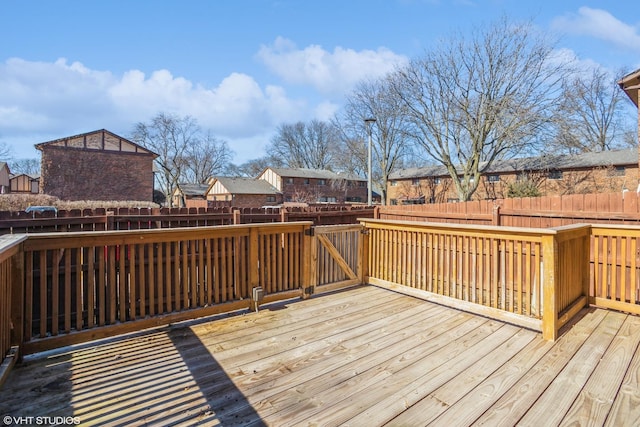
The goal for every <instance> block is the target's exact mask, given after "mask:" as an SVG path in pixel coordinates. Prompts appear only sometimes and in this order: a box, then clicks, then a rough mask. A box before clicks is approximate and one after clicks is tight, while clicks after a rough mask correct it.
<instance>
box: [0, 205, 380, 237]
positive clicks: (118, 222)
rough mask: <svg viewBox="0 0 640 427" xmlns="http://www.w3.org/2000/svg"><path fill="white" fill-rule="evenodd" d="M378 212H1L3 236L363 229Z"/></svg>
mask: <svg viewBox="0 0 640 427" xmlns="http://www.w3.org/2000/svg"><path fill="white" fill-rule="evenodd" d="M373 215H374V208H372V207H367V206H356V205H354V206H351V205H322V206H310V207H291V208H228V207H221V208H161V209H160V208H159V209H151V208H117V209H84V210H82V209H73V210H68V211H63V210H61V211H58V212H57V213H55V212H42V213H27V212H8V211H5V212H0V234H10V233H14V234H15V233H48V232H67V231H110V230H148V229H160V228H163V229H164V228H182V227H206V226H212V225H231V224H258V223H260V224H262V223H269V222H295V221H312V222H313V223H314V225H335V224H357V223H358V218H372V217H373Z"/></svg>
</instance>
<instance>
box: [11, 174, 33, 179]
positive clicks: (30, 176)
mask: <svg viewBox="0 0 640 427" xmlns="http://www.w3.org/2000/svg"><path fill="white" fill-rule="evenodd" d="M19 176H26V177H28V178H29V179H31V180H37V179H40V174H31V173H19V174H11V175H9V179H15V178H18V177H19Z"/></svg>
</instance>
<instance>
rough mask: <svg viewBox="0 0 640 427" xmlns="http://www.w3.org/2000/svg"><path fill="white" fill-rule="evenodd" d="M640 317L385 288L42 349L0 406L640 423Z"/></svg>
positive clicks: (79, 412)
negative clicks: (516, 320)
mask: <svg viewBox="0 0 640 427" xmlns="http://www.w3.org/2000/svg"><path fill="white" fill-rule="evenodd" d="M639 343H640V318H639V317H637V316H629V315H625V314H622V313H618V312H612V311H606V310H601V309H585V310H583V311H582V312H581V313H580V315H579V316H577V317H576V318H575V319H574V320H573V321H572V322H571V323H570V324H568V325H567V326H565V330H564V331H563V333H562V335H561V338H560V339H558V340H557V341H556V342H555V343H553V342H549V341H544V340H542V338H541V336H540V334H539V333H536V332H533V331H530V330H527V329H523V328H521V327H518V326H514V325H510V324H505V323H503V322H499V321H496V320H491V319H488V318H485V317H481V316H477V315H473V314H469V313H465V312H461V311H458V310H455V309H451V308H447V307H443V306H440V305H437V304H433V303H430V302H426V301H423V300H420V299H417V298H413V297H410V296H406V295H402V294H399V293H396V292H390V291H388V290H385V289H381V288H378V287H376V286H358V287H354V288H350V289H347V290H344V291H340V292H334V293H331V294H325V295H322V296H318V297H314V298H311V299H308V300H303V301H296V302H286V303H279V304H274V305H271V306H266V307H264V308H263V309H262V310H261V311H260V312H258V313H248V314H242V315H238V316H230V317H224V318H221V319H216V320H213V321H206V322H191V323H188V324H183V325H176V326H174V327H168V328H163V329H156V330H150V331H146V332H143V333H137V334H134V335H129V336H125V337H120V338H117V339H112V340H109V341H105V342H101V343H93V344H89V345H83V346H78V347H76V348H66V349H64V350H63V351H57V352H50V353H46V354H45V353H43V354H40V355H36V356H34V357H32V358H30V359H29V360H27V361H26V363H24V364H23V365H21V366H18V367H16V368H15V369H14V370H13V371H12V372H11V374H10V377H9V379H8V381H7V383H6V384H5V386H4V387H3V388H2V389H1V390H0V415H9V416H12V417H20V416H22V417H38V416H42V417H44V416H48V417H56V416H62V417H64V416H73V417H77V419H78V420H79V421H80V422H81V423H82V425H145V424H148V425H193V424H199V425H244V424H251V425H278V426H282V425H307V424H319V425H353V426H361V425H384V424H389V425H412V426H414V425H428V424H433V425H447V426H450V425H471V424H474V423H477V424H486V425H515V424H519V425H540V423H541V420H545V421H544V423H543V424H545V425H559V424H571V423H579V424H587V423H590V424H592V425H605V424H610V425H616V426H619V425H623V426H624V425H630V426H631V425H638V424H639V423H640V405H638V402H639V401H640V394H639V392H638V379H639V378H640V351H639V350H638V345H639Z"/></svg>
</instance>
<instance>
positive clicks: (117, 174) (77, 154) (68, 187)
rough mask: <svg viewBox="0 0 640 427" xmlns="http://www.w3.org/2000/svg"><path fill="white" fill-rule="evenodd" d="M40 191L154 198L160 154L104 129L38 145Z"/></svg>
mask: <svg viewBox="0 0 640 427" xmlns="http://www.w3.org/2000/svg"><path fill="white" fill-rule="evenodd" d="M36 149H38V150H40V151H41V153H42V162H41V176H40V192H41V193H44V194H48V195H51V196H56V197H58V198H60V199H62V200H136V201H152V200H153V180H154V176H153V161H154V159H155V158H156V157H157V154H155V153H153V152H151V151H149V150H147V149H146V148H144V147H142V146H140V145H137V144H135V143H133V142H131V141H129V140H127V139H125V138H122V137H121V136H118V135H116V134H114V133H112V132H109V131H107V130H105V129H102V130H97V131H94V132H88V133H84V134H80V135H75V136H69V137H66V138H61V139H56V140H54V141H48V142H43V143H41V144H37V145H36Z"/></svg>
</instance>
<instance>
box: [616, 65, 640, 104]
mask: <svg viewBox="0 0 640 427" xmlns="http://www.w3.org/2000/svg"><path fill="white" fill-rule="evenodd" d="M618 86H620V89H622V90H624V92H625V93H626V94H627V96H628V97H629V98H630V99H631V100H632V101H633V103H634V104H636V107H637V106H638V89H640V69H637V70H635V71H634V72H632V73H629V74H627V75H626V76H624V77H623V78H622V79H620V81H619V82H618Z"/></svg>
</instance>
